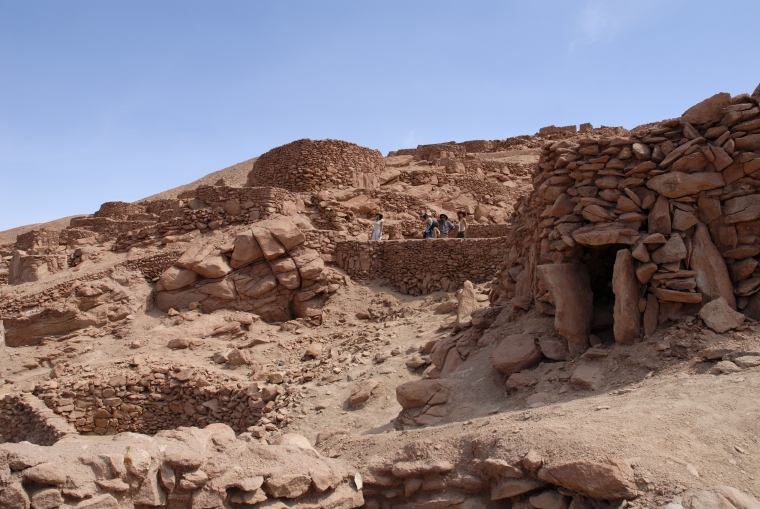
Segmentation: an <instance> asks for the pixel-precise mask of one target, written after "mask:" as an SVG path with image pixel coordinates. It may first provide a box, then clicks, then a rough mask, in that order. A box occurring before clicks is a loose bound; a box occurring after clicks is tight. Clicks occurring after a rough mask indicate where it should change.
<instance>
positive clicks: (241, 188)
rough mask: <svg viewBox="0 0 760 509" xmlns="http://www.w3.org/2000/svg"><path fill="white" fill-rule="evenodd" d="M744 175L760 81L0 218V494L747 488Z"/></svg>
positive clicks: (697, 493) (307, 145)
mask: <svg viewBox="0 0 760 509" xmlns="http://www.w3.org/2000/svg"><path fill="white" fill-rule="evenodd" d="M759 190H760V87H758V89H756V90H755V91H754V92H753V93H752V94H742V95H737V96H733V97H732V96H731V95H729V94H726V93H719V94H716V95H714V96H712V97H709V98H707V99H705V100H704V101H702V102H700V103H698V104H696V105H694V106H693V107H692V108H690V109H688V110H687V111H685V112H684V113H683V115H682V116H681V117H679V118H675V119H667V120H662V121H658V122H653V123H651V124H646V125H643V126H639V127H636V128H633V129H630V130H628V129H624V128H621V127H617V128H610V127H600V128H594V127H593V126H591V125H589V124H583V125H581V126H580V127H576V126H569V127H555V126H549V127H546V128H543V129H541V130H540V131H539V132H538V133H536V134H535V135H530V136H527V135H526V136H518V137H515V138H509V139H505V140H473V141H464V142H448V143H440V144H432V145H420V146H417V147H416V148H402V149H399V150H396V151H393V152H391V153H389V154H387V155H385V156H384V155H383V154H381V153H380V152H379V151H377V150H373V149H371V148H366V147H361V146H358V145H355V144H353V143H348V142H345V141H340V140H308V139H303V140H297V141H294V142H292V143H289V144H287V145H284V146H281V147H275V148H273V149H272V150H270V151H268V152H267V153H265V154H262V155H260V156H259V157H255V158H253V159H249V160H247V161H244V162H241V163H239V164H236V165H234V166H231V167H228V168H225V169H223V170H219V171H217V172H214V173H210V174H209V175H207V176H205V177H203V178H201V179H199V180H196V181H194V182H192V183H189V184H184V185H181V186H178V187H176V188H174V189H171V190H168V191H165V192H162V193H159V194H156V195H153V196H150V197H147V198H145V199H142V200H139V201H137V202H134V203H125V202H107V203H103V205H102V206H101V207H100V209H99V210H98V211H97V212H95V213H93V214H86V215H81V216H74V217H71V218H63V219H61V220H58V221H54V222H51V223H46V224H44V225H30V226H26V227H20V228H16V229H14V230H9V231H6V232H1V233H0V256H2V258H1V260H0V349H2V351H3V355H2V356H0V357H1V358H0V509H6V508H8V509H17V508H18V509H29V508H32V509H54V508H78V509H101V508H102V509H119V508H121V509H131V508H145V507H166V508H184V507H191V508H194V509H215V508H221V507H224V508H233V507H234V508H252V507H255V508H257V509H258V508H262V509H263V508H301V509H306V508H325V509H333V508H335V509H348V508H353V507H367V508H372V509H396V508H399V509H401V508H403V509H446V508H461V509H469V508H471V509H479V508H497V507H511V508H515V509H517V508H521V509H582V508H600V509H601V508H650V507H667V508H668V509H698V508H726V509H750V508H758V507H760V502H758V500H757V497H758V496H760V478H758V476H759V475H760V474H758V472H760V444H758V439H757V422H758V419H759V418H760V404H758V400H757V397H756V393H757V390H759V389H760V323H758V321H760V266H759V262H760V191H759ZM427 212H430V213H431V214H432V217H433V218H435V219H437V223H436V224H437V227H435V225H433V224H431V223H430V222H428V220H427V219H426V218H425V217H424V214H426V213H427ZM442 214H443V215H446V216H448V219H449V220H450V223H446V222H445V220H444V219H442V218H441V215H442ZM379 215H382V222H381V223H380V222H378V216H379ZM421 216H423V217H421ZM431 220H432V219H431ZM449 227H450V229H449V231H446V230H447V229H448V228H449ZM458 233H463V234H464V235H458ZM373 236H374V237H375V238H374V239H373ZM428 237H430V238H428Z"/></svg>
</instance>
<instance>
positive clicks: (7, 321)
mask: <svg viewBox="0 0 760 509" xmlns="http://www.w3.org/2000/svg"><path fill="white" fill-rule="evenodd" d="M180 255H181V252H177V251H171V250H170V251H166V252H164V253H160V254H157V255H153V256H148V257H144V258H139V259H134V260H126V261H124V262H121V263H119V264H116V265H115V266H113V267H109V268H108V269H105V270H101V271H97V272H93V273H90V274H85V275H82V276H79V277H75V278H72V279H68V280H66V281H63V282H61V283H57V284H52V285H50V286H48V287H46V288H44V289H43V290H41V291H37V292H33V293H24V292H23V286H21V287H19V289H20V291H16V292H8V291H5V292H4V293H3V295H2V296H0V320H2V321H3V326H4V328H5V344H6V345H8V346H14V347H15V346H23V345H33V344H38V343H39V342H40V341H41V340H42V339H43V338H45V337H48V336H59V335H65V334H69V333H72V332H75V331H77V330H79V329H83V328H86V327H90V326H97V327H100V328H101V329H103V330H105V329H106V328H107V329H108V330H110V331H111V332H112V333H113V334H115V335H117V336H120V335H122V333H121V332H120V331H121V330H122V329H123V328H125V327H127V326H128V325H127V324H128V320H127V318H128V317H129V315H130V314H131V313H132V312H134V310H137V309H140V308H142V307H144V306H146V302H142V301H139V299H138V300H134V299H131V298H130V297H129V296H128V295H127V294H125V293H124V292H122V291H121V290H120V289H119V287H118V285H119V283H117V282H116V281H109V280H108V279H109V278H111V277H113V278H117V277H118V278H119V279H121V275H123V274H129V273H130V272H134V273H135V277H138V278H139V277H140V276H142V277H144V278H146V279H149V280H154V279H156V278H157V277H158V276H159V275H160V274H161V273H162V272H163V271H164V270H165V269H166V268H167V267H169V266H171V264H173V263H174V261H175V260H176V259H177V258H179V256H180Z"/></svg>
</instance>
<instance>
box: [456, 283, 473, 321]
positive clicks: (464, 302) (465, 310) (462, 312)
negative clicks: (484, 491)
mask: <svg viewBox="0 0 760 509" xmlns="http://www.w3.org/2000/svg"><path fill="white" fill-rule="evenodd" d="M477 305H478V301H477V299H476V298H475V288H474V287H473V285H472V283H471V282H470V281H465V282H464V285H463V287H462V290H461V291H460V292H459V293H458V294H457V321H456V328H457V329H464V328H466V327H469V326H470V325H472V312H473V311H475V309H477Z"/></svg>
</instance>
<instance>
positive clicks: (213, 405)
mask: <svg viewBox="0 0 760 509" xmlns="http://www.w3.org/2000/svg"><path fill="white" fill-rule="evenodd" d="M238 329H240V327H239V324H238ZM241 352H244V354H243V355H246V353H245V350H241ZM291 390H292V389H291ZM34 394H35V396H37V397H38V398H39V399H40V400H41V401H43V402H44V405H43V406H45V405H47V406H45V408H49V409H51V410H52V411H53V412H54V413H55V414H56V415H58V416H60V417H61V418H62V419H65V421H66V422H67V423H68V424H69V425H71V426H72V427H73V428H75V429H76V432H79V433H82V434H96V435H105V434H115V433H121V432H126V431H131V432H135V433H144V434H149V435H153V434H156V433H158V432H159V431H161V430H167V429H176V428H177V427H179V426H206V425H208V424H212V423H225V424H227V425H229V426H231V427H232V428H233V429H234V430H235V431H236V432H238V433H242V432H245V431H246V430H247V429H248V428H250V427H252V426H258V427H260V428H261V429H262V430H263V429H264V427H265V426H267V425H270V428H271V429H277V428H278V427H280V426H284V425H287V424H288V423H289V422H291V421H292V419H293V417H292V415H291V412H292V411H293V410H292V409H293V405H294V404H295V403H296V402H297V401H298V398H299V397H300V396H299V395H298V394H297V392H293V393H288V389H285V388H284V387H283V386H282V385H276V384H269V383H266V384H265V383H260V382H250V381H246V382H240V381H239V380H237V379H234V378H229V377H224V376H221V375H219V374H218V373H215V372H213V371H210V370H206V369H201V368H195V367H184V366H168V365H164V364H158V363H153V364H142V363H141V364H138V365H136V366H134V367H132V368H129V367H128V366H118V365H115V366H113V367H110V368H107V369H101V370H99V371H96V372H81V371H80V372H77V373H76V374H71V373H63V374H62V376H61V377H59V378H57V379H56V380H55V381H52V382H47V383H45V384H41V385H38V386H37V387H36V388H35V390H34Z"/></svg>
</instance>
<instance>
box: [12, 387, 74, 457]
mask: <svg viewBox="0 0 760 509" xmlns="http://www.w3.org/2000/svg"><path fill="white" fill-rule="evenodd" d="M76 433H77V430H76V429H74V427H72V426H70V425H69V424H68V423H67V422H66V421H65V420H64V419H62V418H61V417H59V416H58V415H56V414H55V412H53V411H52V410H51V409H50V408H48V407H47V406H46V405H45V403H43V402H42V401H40V400H39V399H38V398H36V397H35V396H33V395H31V394H22V393H12V394H6V395H5V396H3V397H2V398H0V443H3V442H14V443H16V442H31V443H33V444H37V445H53V444H54V443H56V442H57V441H58V440H60V439H61V438H63V437H65V436H67V435H72V434H73V435H76Z"/></svg>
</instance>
